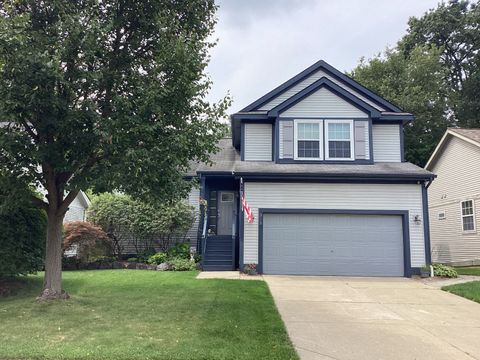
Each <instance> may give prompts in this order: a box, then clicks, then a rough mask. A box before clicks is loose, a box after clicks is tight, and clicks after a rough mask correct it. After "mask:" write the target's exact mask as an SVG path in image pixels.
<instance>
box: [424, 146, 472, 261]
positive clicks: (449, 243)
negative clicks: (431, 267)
mask: <svg viewBox="0 0 480 360" xmlns="http://www.w3.org/2000/svg"><path fill="white" fill-rule="evenodd" d="M431 171H433V172H434V173H435V174H436V175H437V178H436V179H435V180H434V181H433V183H432V185H431V186H430V187H429V188H428V199H429V213H430V238H431V240H430V241H431V246H432V261H433V262H441V263H451V262H464V261H472V260H478V259H480V232H479V229H478V226H479V225H480V181H479V179H480V147H477V146H475V145H473V144H470V143H467V142H466V141H464V140H462V139H459V138H457V137H451V138H450V139H449V140H447V142H446V144H445V146H444V148H443V151H442V153H441V154H440V156H439V157H438V160H437V162H436V163H435V164H434V166H433V168H432V169H431ZM464 200H473V201H474V208H475V222H476V231H475V232H474V233H464V232H463V229H462V217H461V202H462V201H464ZM443 211H445V214H446V219H445V220H438V213H439V212H443Z"/></svg>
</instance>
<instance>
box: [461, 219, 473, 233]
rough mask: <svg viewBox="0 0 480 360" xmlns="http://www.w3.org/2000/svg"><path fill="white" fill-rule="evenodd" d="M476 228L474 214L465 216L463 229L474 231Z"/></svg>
mask: <svg viewBox="0 0 480 360" xmlns="http://www.w3.org/2000/svg"><path fill="white" fill-rule="evenodd" d="M472 230H475V226H474V224H473V216H465V217H464V218H463V231H472Z"/></svg>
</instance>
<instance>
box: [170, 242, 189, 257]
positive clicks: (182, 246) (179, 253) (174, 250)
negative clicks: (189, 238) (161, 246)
mask: <svg viewBox="0 0 480 360" xmlns="http://www.w3.org/2000/svg"><path fill="white" fill-rule="evenodd" d="M167 254H168V257H169V258H181V259H185V260H190V244H189V243H188V242H183V243H177V244H175V245H174V246H172V247H171V248H170V249H168V251H167Z"/></svg>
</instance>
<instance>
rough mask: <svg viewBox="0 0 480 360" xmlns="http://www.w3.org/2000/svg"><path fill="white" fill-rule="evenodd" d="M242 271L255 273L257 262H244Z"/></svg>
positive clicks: (249, 273)
mask: <svg viewBox="0 0 480 360" xmlns="http://www.w3.org/2000/svg"><path fill="white" fill-rule="evenodd" d="M243 272H244V273H245V274H248V275H257V264H246V265H245V266H244V267H243Z"/></svg>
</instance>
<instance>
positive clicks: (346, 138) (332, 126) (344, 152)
mask: <svg viewBox="0 0 480 360" xmlns="http://www.w3.org/2000/svg"><path fill="white" fill-rule="evenodd" d="M325 126H326V129H325V130H326V131H325V136H326V138H327V146H326V159H327V160H354V152H353V121H352V120H341V121H339V120H326V121H325Z"/></svg>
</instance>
